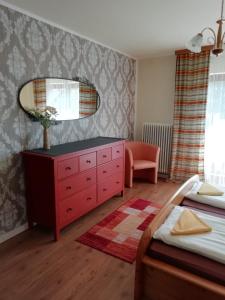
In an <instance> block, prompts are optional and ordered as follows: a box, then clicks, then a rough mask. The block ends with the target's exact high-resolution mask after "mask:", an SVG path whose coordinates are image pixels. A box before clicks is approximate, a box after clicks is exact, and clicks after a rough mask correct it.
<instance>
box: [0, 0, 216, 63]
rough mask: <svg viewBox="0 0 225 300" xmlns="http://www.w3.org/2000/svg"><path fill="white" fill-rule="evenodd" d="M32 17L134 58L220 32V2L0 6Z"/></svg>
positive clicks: (68, 0)
mask: <svg viewBox="0 0 225 300" xmlns="http://www.w3.org/2000/svg"><path fill="white" fill-rule="evenodd" d="M0 4H3V5H4V4H5V5H8V6H9V7H12V8H15V9H16V8H17V9H18V10H19V11H22V12H25V13H27V14H29V15H31V16H36V17H37V16H39V17H40V18H41V19H42V20H45V21H48V22H50V23H53V24H54V25H58V26H59V27H61V28H64V29H66V30H69V31H72V32H74V33H76V34H78V35H81V36H84V37H87V38H89V39H91V40H94V41H96V42H98V43H100V44H103V45H105V46H108V47H110V48H113V49H115V50H118V51H120V52H122V53H125V54H127V55H129V56H131V57H134V58H145V57H152V56H162V55H169V54H172V53H174V50H175V49H180V48H184V47H185V43H186V42H187V40H189V39H190V38H191V37H192V36H194V35H195V34H196V33H198V32H199V31H201V29H203V28H204V27H207V26H211V27H212V28H215V29H216V20H217V19H218V17H219V16H220V7H221V1H220V0H188V1H187V0H169V1H168V0H139V1H138V0H38V1H37V0H0Z"/></svg>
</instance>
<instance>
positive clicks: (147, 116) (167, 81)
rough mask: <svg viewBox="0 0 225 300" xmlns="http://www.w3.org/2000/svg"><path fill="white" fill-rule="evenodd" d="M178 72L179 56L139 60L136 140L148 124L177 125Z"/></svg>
mask: <svg viewBox="0 0 225 300" xmlns="http://www.w3.org/2000/svg"><path fill="white" fill-rule="evenodd" d="M175 70H176V57H175V54H174V55H171V56H166V57H159V58H151V59H143V60H139V61H138V68H137V105H136V122H135V124H136V125H135V139H136V140H140V139H141V131H142V124H143V123H144V122H154V123H156V122H157V123H166V124H172V123H173V108H174V91H175Z"/></svg>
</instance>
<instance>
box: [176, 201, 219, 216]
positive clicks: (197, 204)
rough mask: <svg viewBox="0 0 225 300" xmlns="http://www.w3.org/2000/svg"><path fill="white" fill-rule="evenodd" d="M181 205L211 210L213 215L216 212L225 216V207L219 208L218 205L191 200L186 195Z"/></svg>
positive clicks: (206, 210)
mask: <svg viewBox="0 0 225 300" xmlns="http://www.w3.org/2000/svg"><path fill="white" fill-rule="evenodd" d="M180 205H181V206H187V207H190V208H195V209H198V210H202V211H205V212H211V213H212V214H213V215H214V213H215V215H222V216H225V209H222V208H218V207H215V206H211V205H207V204H204V203H200V202H196V201H193V200H191V199H189V198H187V197H184V199H183V201H182V203H181V204H180Z"/></svg>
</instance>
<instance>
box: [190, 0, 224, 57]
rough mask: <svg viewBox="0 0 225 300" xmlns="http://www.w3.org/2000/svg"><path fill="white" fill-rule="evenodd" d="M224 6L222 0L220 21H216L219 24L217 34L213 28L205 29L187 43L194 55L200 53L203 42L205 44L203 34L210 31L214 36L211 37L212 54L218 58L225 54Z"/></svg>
mask: <svg viewBox="0 0 225 300" xmlns="http://www.w3.org/2000/svg"><path fill="white" fill-rule="evenodd" d="M223 4H224V0H222V5H221V16H220V19H219V20H217V21H216V23H217V24H219V27H218V31H217V34H216V33H215V31H214V30H213V29H212V28H211V27H205V28H204V29H203V30H202V31H201V32H200V33H198V34H196V35H195V36H194V37H193V38H192V39H191V40H190V41H189V42H188V43H187V48H188V50H190V51H191V52H194V53H200V52H201V46H202V42H203V32H205V31H206V30H208V31H210V32H211V34H212V36H211V37H210V39H212V40H213V49H212V53H213V54H215V55H216V56H218V55H219V54H221V53H222V52H223V40H224V35H225V33H223V22H224V21H225V19H224V18H223Z"/></svg>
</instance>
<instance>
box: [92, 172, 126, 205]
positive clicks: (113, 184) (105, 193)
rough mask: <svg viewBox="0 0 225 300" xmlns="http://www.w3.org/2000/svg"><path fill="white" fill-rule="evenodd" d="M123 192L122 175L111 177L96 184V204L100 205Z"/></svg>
mask: <svg viewBox="0 0 225 300" xmlns="http://www.w3.org/2000/svg"><path fill="white" fill-rule="evenodd" d="M122 190H123V173H118V174H114V175H113V176H112V177H110V178H108V179H107V180H105V181H103V182H101V183H99V184H98V203H102V202H104V201H106V200H107V199H109V198H110V197H112V196H113V195H115V194H116V193H119V192H121V191H122Z"/></svg>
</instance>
